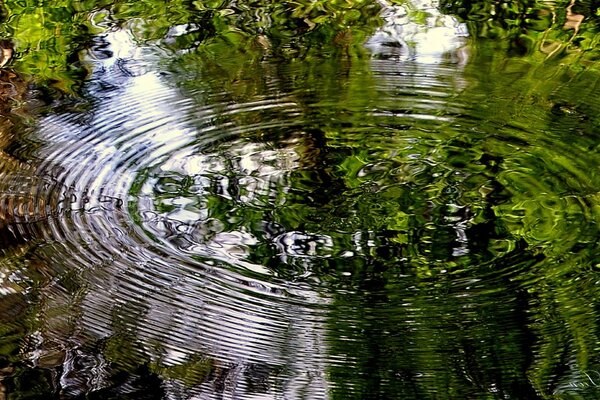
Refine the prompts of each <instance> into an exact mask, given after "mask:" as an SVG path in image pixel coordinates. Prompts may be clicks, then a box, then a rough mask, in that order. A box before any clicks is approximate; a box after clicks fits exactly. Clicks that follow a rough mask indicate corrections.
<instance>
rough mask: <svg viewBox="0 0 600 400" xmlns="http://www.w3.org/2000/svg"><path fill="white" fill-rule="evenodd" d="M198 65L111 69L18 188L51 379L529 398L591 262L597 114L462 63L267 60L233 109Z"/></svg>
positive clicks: (82, 388)
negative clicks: (552, 322) (553, 306)
mask: <svg viewBox="0 0 600 400" xmlns="http://www.w3.org/2000/svg"><path fill="white" fill-rule="evenodd" d="M114 34H115V35H118V34H119V33H118V32H116V33H114ZM132 51H133V50H132ZM135 51H136V54H138V53H140V52H141V53H144V51H148V52H150V50H149V49H146V48H137V49H135ZM115 57H116V56H115ZM120 57H124V56H123V54H121V55H120ZM181 57H183V61H182V62H181V63H179V64H177V65H178V66H175V67H172V69H171V70H167V71H161V72H157V71H159V70H160V68H159V67H158V66H156V65H151V66H147V65H146V66H145V68H143V69H141V70H140V69H139V68H136V67H135V65H134V66H131V68H129V69H128V66H127V64H126V63H117V62H115V60H114V59H112V60H111V59H108V60H105V61H103V62H101V63H100V62H99V63H100V65H99V66H96V73H95V75H94V76H93V78H92V79H91V82H90V83H89V87H90V89H89V90H90V96H91V97H92V98H93V101H92V102H91V105H90V107H89V110H88V111H87V112H85V113H66V112H62V113H61V112H55V113H49V114H48V115H46V116H44V117H41V118H40V120H39V124H38V126H37V127H36V130H35V132H34V133H32V136H33V137H35V138H36V140H37V142H38V143H42V144H41V145H40V147H39V148H38V149H37V150H36V157H37V159H38V160H41V161H40V162H39V163H38V164H39V165H38V166H37V168H33V167H31V168H29V167H28V168H29V169H25V170H24V171H22V172H21V173H20V175H19V176H17V177H15V176H11V177H6V179H5V177H4V176H3V177H2V181H1V182H0V183H1V184H2V190H1V192H2V196H3V197H2V199H1V201H2V208H1V209H2V213H1V214H0V218H1V220H2V221H1V222H2V223H3V224H4V225H3V227H6V229H8V232H9V233H10V232H12V234H14V236H19V237H20V238H21V240H20V241H19V242H18V248H19V249H21V250H22V252H23V253H24V254H26V255H23V254H20V253H19V250H14V251H13V253H14V254H12V255H13V256H14V258H16V259H18V260H22V263H21V264H22V265H18V266H16V267H11V268H13V269H19V268H20V271H21V273H20V274H16V273H15V274H13V275H11V277H10V279H8V278H7V279H4V281H6V282H11V284H10V285H9V284H8V283H6V284H5V285H4V286H3V287H7V288H8V287H9V288H10V290H8V289H7V291H8V292H10V293H13V294H14V293H15V292H18V291H19V289H18V286H19V284H20V285H22V286H26V282H27V279H30V278H28V276H33V277H34V278H31V279H34V280H36V285H37V286H36V287H37V288H38V289H36V290H37V291H38V292H39V293H37V294H36V295H37V296H39V297H41V298H43V299H44V302H43V305H42V306H40V307H41V310H40V311H39V313H38V315H37V321H38V322H37V324H38V325H39V326H36V328H35V329H34V330H35V332H34V333H31V334H30V335H29V337H30V339H29V342H28V343H27V344H26V345H24V349H23V350H22V351H23V353H24V354H25V355H26V356H27V358H28V361H29V362H30V363H31V364H32V365H35V366H36V367H40V368H46V369H50V370H52V369H54V370H55V371H59V372H58V373H59V374H60V379H59V380H60V387H61V391H62V392H63V393H65V396H66V397H68V398H71V397H72V398H75V397H77V396H81V395H85V394H89V393H96V394H97V395H98V396H102V395H106V396H108V395H111V394H114V393H113V392H110V390H113V389H114V388H115V387H118V388H120V389H115V390H117V391H118V390H123V391H126V390H129V389H128V388H135V387H137V386H136V385H140V386H143V385H142V384H140V383H139V381H140V380H141V381H143V382H144V384H145V385H146V386H148V387H150V386H151V385H150V384H154V383H156V382H159V383H158V386H159V387H160V390H162V391H163V392H162V394H161V396H162V397H164V398H171V397H172V398H222V397H223V395H224V394H226V395H227V396H229V397H231V398H256V397H253V396H257V395H261V394H263V395H265V396H267V394H268V395H269V396H271V397H270V398H303V396H307V397H311V398H326V397H328V396H332V397H335V396H340V397H342V398H345V397H348V398H352V397H354V398H368V397H369V393H373V391H376V392H377V393H378V394H379V398H392V397H398V396H399V394H400V395H402V396H405V398H428V397H431V398H433V397H436V396H438V395H440V396H441V395H443V394H442V393H440V392H439V388H440V387H446V388H447V387H455V388H458V389H456V393H459V394H458V396H459V397H460V396H462V397H461V398H468V397H477V396H483V395H486V394H490V393H498V392H503V393H505V394H506V393H507V396H510V395H511V394H515V393H517V394H519V395H524V396H527V395H528V394H531V395H532V396H533V395H535V390H537V389H535V390H534V388H533V385H532V384H531V383H530V382H529V381H528V379H529V378H528V376H527V375H526V374H525V373H524V372H523V370H524V369H525V368H527V367H528V366H530V365H534V366H535V365H537V364H536V363H539V364H543V363H544V362H546V361H545V359H544V358H543V354H545V353H544V352H550V351H551V350H549V349H551V343H546V342H543V341H538V342H536V343H535V344H531V343H532V342H533V341H534V337H535V334H534V333H532V332H534V331H535V332H543V331H546V330H552V329H553V326H550V327H547V326H545V325H544V326H541V327H540V326H537V325H535V326H534V324H530V321H531V318H532V317H531V315H538V314H543V313H544V312H547V309H546V308H545V306H544V304H545V303H544V302H545V301H550V302H553V301H554V300H556V302H557V303H560V304H563V303H564V301H565V298H564V297H561V296H563V295H562V293H564V288H565V286H561V283H560V282H561V279H562V278H564V279H565V280H564V281H563V282H567V281H568V278H569V277H571V276H573V275H574V274H577V273H578V272H577V271H578V268H587V269H588V270H590V269H591V267H592V266H593V262H594V261H593V260H594V257H595V256H596V255H597V253H598V252H597V243H596V242H597V237H598V222H599V215H598V211H599V210H598V207H597V203H598V199H599V197H598V196H599V195H598V193H599V189H600V182H599V181H598V179H599V177H598V175H597V174H596V173H595V172H594V171H590V170H589V166H590V165H598V163H597V161H598V154H597V146H596V145H595V142H594V141H593V134H594V129H596V128H597V123H596V122H594V120H593V119H590V117H588V116H587V115H588V114H589V113H590V112H589V111H590V110H589V109H586V106H585V104H586V102H585V101H582V102H581V104H575V105H569V103H566V102H565V103H563V99H562V98H561V99H559V98H552V96H546V97H544V98H543V99H542V100H539V101H538V100H536V96H543V95H544V94H545V93H543V92H542V93H541V94H538V93H533V94H531V96H530V97H527V98H519V99H517V100H515V96H517V94H519V93H522V91H521V88H520V87H519V82H517V83H515V84H514V85H515V86H514V87H505V86H502V85H494V84H493V83H490V82H489V81H488V80H487V79H488V78H487V77H486V76H485V72H480V71H478V70H475V71H474V70H468V69H465V68H467V67H465V66H464V65H462V64H457V63H452V62H443V60H442V61H439V60H438V61H439V62H438V63H437V64H435V65H431V64H420V63H416V62H404V63H399V62H397V60H396V61H395V60H368V61H356V62H355V64H352V65H351V63H350V64H343V63H341V64H340V63H338V62H336V61H335V60H332V61H327V60H323V62H322V63H320V64H319V65H307V64H305V63H303V62H296V63H290V64H289V65H286V66H281V65H278V66H277V68H274V67H273V66H272V65H269V64H268V63H266V62H265V63H262V64H258V65H256V66H255V68H256V70H254V71H251V73H252V74H253V75H254V76H255V77H257V78H255V79H257V80H259V81H260V82H252V84H251V85H250V84H249V86H251V87H253V88H259V89H256V91H255V92H250V93H247V92H243V91H242V92H241V93H242V94H239V93H232V92H231V91H227V90H223V87H225V86H226V85H225V83H226V82H223V80H222V79H226V78H220V77H216V76H208V77H207V76H204V75H203V74H202V72H203V71H202V70H201V71H200V72H198V71H197V70H195V69H194V68H195V67H197V66H195V65H192V66H190V65H191V64H192V63H186V62H185V60H186V59H185V57H186V55H183V56H181ZM147 59H148V60H152V59H153V58H152V57H151V56H150V55H148V56H147ZM102 63H104V64H102ZM148 63H150V61H148ZM117 65H118V68H117ZM322 76H336V77H337V79H338V80H336V81H335V82H330V81H327V80H324V79H322ZM229 83H231V82H229ZM235 83H236V84H239V82H238V81H236V82H235ZM101 88H102V89H101ZM531 90H532V91H533V90H534V89H531ZM505 92H506V93H505ZM560 94H561V93H560V91H559V90H557V91H554V92H553V96H557V97H559V95H560ZM565 98H566V95H565ZM565 101H566V100H565ZM515 102H517V103H518V104H516V105H515V104H514V103H515ZM571 104H573V103H571ZM498 107H503V108H502V109H503V110H505V111H502V112H500V111H490V109H492V110H495V109H496V108H498ZM564 126H568V127H570V128H569V130H565V129H564V128H563V127H564ZM573 133H575V134H576V135H571V134H573ZM3 229H4V228H3ZM15 232H18V235H17V234H16V233H15ZM5 275H6V274H5ZM6 276H8V275H6ZM581 279H582V280H578V281H577V282H583V281H585V282H588V283H589V282H591V279H593V278H590V277H589V276H587V275H584V276H583V278H581ZM15 282H17V283H18V284H16V285H15ZM557 282H558V283H557ZM577 284H579V283H577ZM544 285H548V286H551V287H556V289H555V290H554V291H549V292H550V293H553V295H555V296H556V299H550V300H547V299H545V298H544V297H543V296H542V295H539V296H538V295H537V293H538V292H537V290H538V288H539V287H540V286H544ZM553 285H555V286H553ZM8 292H7V293H8ZM544 293H547V292H544ZM561 302H563V303H561ZM569 304H570V303H569ZM569 304H567V305H565V306H564V307H565V308H564V309H568V310H570V311H569V312H571V313H572V312H573V311H572V310H573V308H572V307H571V308H569ZM557 307H558V306H557ZM569 312H566V314H567V317H565V318H572V319H570V320H569V321H571V322H572V321H579V319H578V318H577V317H570V315H572V314H569ZM65 314H66V315H67V316H66V317H65ZM556 314H560V312H559V311H557V312H556ZM552 315H553V316H554V317H556V316H555V315H554V314H552ZM561 315H564V314H561ZM579 317H580V316H579ZM556 318H558V317H556ZM585 340H586V339H585V338H584V339H582V343H583V342H585ZM591 340H592V341H593V339H591ZM528 346H529V347H528ZM532 348H533V349H536V350H535V351H538V352H537V353H535V354H533V355H531V353H532V352H534V350H532ZM497 360H505V361H503V362H506V363H507V365H509V364H510V365H519V366H522V367H523V368H522V369H514V368H511V367H506V368H505V367H504V366H503V365H497V364H494V363H495V362H496V361H497ZM565 368H566V367H565ZM122 371H126V372H127V374H128V375H127V374H126V375H127V377H126V378H122V379H121V378H119V379H121V381H120V383H118V382H117V383H115V382H116V381H117V378H116V377H121V376H122V375H118V373H120V372H122ZM536 371H537V370H536ZM536 371H534V373H533V374H534V375H535V374H537V373H538V372H536ZM86 374H87V375H86ZM88 375H89V376H88ZM535 376H536V379H538V382H558V383H556V385H557V387H558V386H560V383H561V379H563V380H564V379H566V378H565V377H566V374H565V375H558V374H557V375H551V376H546V375H543V374H542V373H539V374H538V375H535ZM123 379H124V380H123ZM457 382H463V383H457ZM465 382H466V383H465ZM539 385H541V384H539ZM111 388H112V389H111ZM131 390H133V389H131ZM140 390H141V389H140ZM512 391H514V392H512ZM523 393H525V394H523ZM169 396H171V397H169ZM219 396H221V397H219ZM438 397H439V396H438ZM531 398H533V397H531Z"/></svg>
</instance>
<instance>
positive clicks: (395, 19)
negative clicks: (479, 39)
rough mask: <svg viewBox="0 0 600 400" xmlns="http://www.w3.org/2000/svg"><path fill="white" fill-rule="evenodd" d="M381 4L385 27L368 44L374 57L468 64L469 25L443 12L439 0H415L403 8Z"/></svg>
mask: <svg viewBox="0 0 600 400" xmlns="http://www.w3.org/2000/svg"><path fill="white" fill-rule="evenodd" d="M378 2H379V3H380V4H381V5H382V11H381V18H382V19H383V21H384V24H383V26H382V27H381V28H379V29H377V31H376V32H375V34H373V36H371V38H369V40H368V41H367V43H366V44H365V46H366V47H367V48H368V49H369V50H371V52H372V53H373V55H374V56H376V57H384V58H398V59H399V60H401V61H416V62H418V63H424V64H437V63H440V62H441V61H442V60H444V59H445V58H447V57H450V58H451V59H454V60H455V61H457V62H459V63H464V61H466V57H467V54H466V51H464V46H465V44H466V38H467V37H468V36H469V34H468V31H467V26H466V24H464V23H461V22H459V21H458V20H457V19H456V18H455V17H454V16H450V15H445V14H442V13H440V11H439V1H438V0H411V1H407V2H405V3H404V4H402V5H392V4H391V3H388V2H387V1H385V0H379V1H378Z"/></svg>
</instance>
